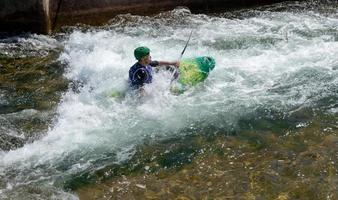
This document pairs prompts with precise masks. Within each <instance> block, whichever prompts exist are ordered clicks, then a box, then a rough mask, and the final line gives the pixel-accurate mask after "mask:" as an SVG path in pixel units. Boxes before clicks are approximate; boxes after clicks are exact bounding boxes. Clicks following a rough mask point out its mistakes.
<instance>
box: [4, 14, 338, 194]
mask: <svg viewBox="0 0 338 200" xmlns="http://www.w3.org/2000/svg"><path fill="white" fill-rule="evenodd" d="M162 15H163V16H162ZM172 19H179V20H172ZM337 25H338V20H337V19H335V18H330V17H327V16H322V15H320V14H317V13H311V12H310V13H288V12H261V13H260V14H259V15H257V16H254V17H250V18H245V19H241V20H240V19H231V20H230V19H226V18H222V17H210V16H205V15H191V14H189V13H187V12H186V10H176V11H173V12H171V13H166V14H161V15H159V16H156V17H153V18H150V17H136V16H129V15H125V16H119V17H117V18H116V19H115V20H112V24H111V25H110V26H107V27H105V28H103V29H94V30H89V31H74V32H72V33H71V34H70V35H69V37H68V39H67V40H66V41H63V45H64V52H63V53H62V55H61V56H60V60H61V61H62V62H64V63H66V64H67V66H68V68H67V72H66V74H65V76H66V77H67V78H68V79H70V80H72V81H73V82H74V83H78V84H79V85H81V86H80V87H78V90H79V91H73V90H71V89H70V90H69V91H68V92H67V93H65V94H64V95H63V98H62V101H61V102H60V104H59V107H58V112H57V113H58V115H57V116H56V119H55V123H54V124H52V125H51V126H50V130H49V131H48V134H47V135H46V136H45V137H43V138H42V139H40V140H37V141H35V142H33V143H31V144H26V145H25V146H24V147H22V148H20V149H17V150H13V151H10V152H0V177H1V178H2V179H3V180H5V182H6V183H7V186H9V185H10V187H9V188H7V189H6V188H2V187H1V182H0V197H1V194H2V193H6V192H10V191H12V190H13V188H14V189H15V188H19V187H20V186H22V185H30V184H32V183H39V182H43V181H48V182H50V184H51V185H53V183H54V181H55V180H57V179H60V178H61V179H62V178H63V177H66V176H68V175H72V174H76V173H78V172H81V171H85V170H88V169H91V170H92V169H93V168H94V170H95V167H99V166H104V165H107V164H111V163H118V162H121V161H123V160H126V159H128V158H129V157H130V156H131V155H132V154H133V150H134V149H133V147H134V146H136V145H137V144H140V143H142V141H143V140H144V139H145V138H163V137H164V138H165V137H168V136H174V135H175V136H177V135H180V134H185V131H184V130H187V129H198V128H200V127H208V126H213V127H216V128H219V129H222V130H230V129H234V128H236V122H237V120H238V119H239V118H240V117H241V116H245V115H247V114H250V113H252V112H254V111H255V109H256V108H258V107H264V108H267V109H276V110H279V111H283V112H286V113H287V112H289V111H292V110H293V109H296V108H298V107H299V106H311V105H312V104H313V103H314V102H316V100H318V99H320V98H324V97H326V96H330V95H334V91H335V90H334V88H335V87H336V86H337V70H333V69H334V67H336V66H337V65H338V58H337V56H336V55H338V42H337V40H338V36H337V33H338V30H337V27H338V26H337ZM191 29H193V30H194V33H193V37H192V40H191V42H190V44H189V47H188V49H187V51H186V54H185V57H195V56H201V55H208V56H212V57H214V58H215V59H216V68H215V69H214V71H212V72H211V74H210V76H209V77H208V79H207V80H206V81H205V83H203V84H200V85H198V86H197V87H195V88H191V89H190V90H188V91H187V92H186V93H184V94H182V95H179V96H175V95H172V94H171V93H170V92H169V87H170V78H171V75H170V73H169V72H165V71H161V72H159V73H157V74H155V75H154V82H153V84H151V85H147V86H146V87H145V90H146V96H145V97H144V98H142V99H135V98H133V97H132V96H131V95H127V96H126V97H125V98H122V99H116V98H114V97H111V94H112V92H114V91H125V90H126V89H125V88H126V84H127V83H126V81H127V74H128V70H129V67H130V66H131V65H133V64H134V62H135V60H134V58H133V50H134V48H135V47H137V46H140V45H144V46H148V47H150V48H151V50H152V57H153V59H155V60H175V59H177V58H178V57H179V53H180V51H181V50H182V48H183V46H184V44H185V41H186V39H187V37H188V36H189V33H190V30H191ZM318 95H319V96H318ZM331 112H335V111H334V109H332V111H331Z"/></svg>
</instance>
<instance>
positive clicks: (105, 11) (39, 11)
mask: <svg viewBox="0 0 338 200" xmlns="http://www.w3.org/2000/svg"><path fill="white" fill-rule="evenodd" d="M281 1H283V0H178V1H173V0H162V1H158V0H142V1H141V0H0V31H13V30H18V31H31V32H38V33H51V31H53V30H57V29H58V28H60V27H61V26H64V25H74V24H76V23H85V24H90V25H102V24H103V23H105V22H107V21H108V20H109V19H111V18H112V17H114V16H116V15H118V14H125V13H131V14H139V15H151V14H157V13H159V12H161V11H166V10H171V9H174V8H175V7H177V6H186V7H188V8H189V9H190V10H191V11H192V12H193V13H207V12H217V11H221V10H227V9H234V8H243V7H249V6H255V5H263V4H270V3H276V2H281Z"/></svg>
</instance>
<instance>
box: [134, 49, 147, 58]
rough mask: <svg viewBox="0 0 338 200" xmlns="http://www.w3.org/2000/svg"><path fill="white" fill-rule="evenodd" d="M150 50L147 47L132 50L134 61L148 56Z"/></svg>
mask: <svg viewBox="0 0 338 200" xmlns="http://www.w3.org/2000/svg"><path fill="white" fill-rule="evenodd" d="M149 53H150V49H149V48H148V47H137V48H136V49H135V50H134V56H135V58H136V60H141V59H142V58H143V57H144V56H147V55H149Z"/></svg>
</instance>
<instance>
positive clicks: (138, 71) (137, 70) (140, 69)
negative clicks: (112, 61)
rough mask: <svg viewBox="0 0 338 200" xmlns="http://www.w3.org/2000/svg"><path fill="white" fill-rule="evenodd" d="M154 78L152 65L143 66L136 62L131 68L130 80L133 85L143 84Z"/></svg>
mask: <svg viewBox="0 0 338 200" xmlns="http://www.w3.org/2000/svg"><path fill="white" fill-rule="evenodd" d="M152 80H153V77H152V67H151V65H147V66H142V65H140V64H139V63H136V64H135V65H133V66H132V67H131V68H130V70H129V82H130V84H131V86H142V85H143V84H144V83H151V82H152Z"/></svg>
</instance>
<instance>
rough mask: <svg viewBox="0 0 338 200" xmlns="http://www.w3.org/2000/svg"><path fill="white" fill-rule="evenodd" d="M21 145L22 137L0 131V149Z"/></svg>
mask: <svg viewBox="0 0 338 200" xmlns="http://www.w3.org/2000/svg"><path fill="white" fill-rule="evenodd" d="M23 145H24V139H22V138H19V137H15V136H11V135H6V134H1V133H0V149H1V150H3V151H9V150H11V149H16V148H19V147H22V146H23Z"/></svg>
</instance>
